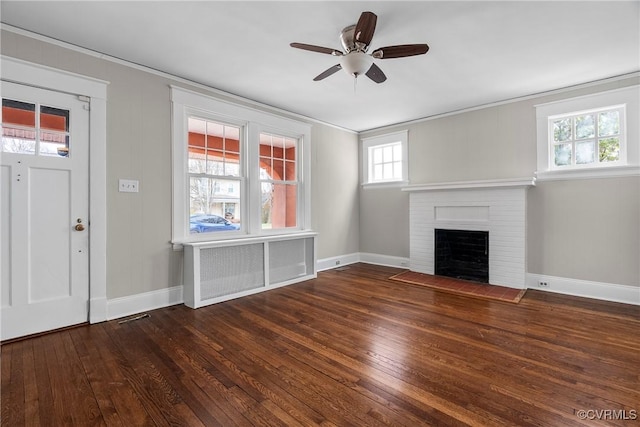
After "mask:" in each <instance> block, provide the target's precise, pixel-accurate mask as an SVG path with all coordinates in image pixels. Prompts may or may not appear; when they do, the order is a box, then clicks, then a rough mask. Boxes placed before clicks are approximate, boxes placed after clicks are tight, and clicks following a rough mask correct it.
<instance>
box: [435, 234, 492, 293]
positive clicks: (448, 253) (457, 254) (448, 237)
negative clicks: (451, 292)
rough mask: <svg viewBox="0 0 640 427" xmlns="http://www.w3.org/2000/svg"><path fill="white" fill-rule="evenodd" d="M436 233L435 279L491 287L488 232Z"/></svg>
mask: <svg viewBox="0 0 640 427" xmlns="http://www.w3.org/2000/svg"><path fill="white" fill-rule="evenodd" d="M434 231H435V251H434V256H435V274H436V275H438V276H447V277H454V278H456V279H463V280H472V281H474V282H481V283H489V232H487V231H472V230H449V229H435V230H434Z"/></svg>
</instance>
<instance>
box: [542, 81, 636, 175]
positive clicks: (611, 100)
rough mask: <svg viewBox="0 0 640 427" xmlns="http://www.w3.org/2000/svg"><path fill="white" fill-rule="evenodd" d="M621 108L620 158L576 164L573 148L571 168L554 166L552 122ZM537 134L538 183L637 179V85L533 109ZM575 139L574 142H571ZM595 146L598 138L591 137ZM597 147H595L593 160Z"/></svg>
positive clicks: (546, 104)
mask: <svg viewBox="0 0 640 427" xmlns="http://www.w3.org/2000/svg"><path fill="white" fill-rule="evenodd" d="M618 108H622V110H621V111H622V114H621V117H620V122H621V132H620V158H619V160H617V161H612V162H600V161H598V160H597V159H596V162H594V163H588V164H576V163H575V148H574V149H573V150H572V164H571V165H565V166H556V165H555V157H554V145H555V144H554V141H553V120H557V119H559V118H563V117H572V118H573V117H576V116H580V115H583V114H587V113H594V114H597V113H599V112H602V111H606V110H614V109H618ZM535 109H536V122H537V126H536V132H537V137H536V139H537V171H536V178H537V179H538V180H558V179H560V180H563V179H581V178H598V177H615V176H628V175H637V174H638V173H639V172H640V144H639V139H640V138H639V137H640V123H639V121H638V120H637V117H639V116H640V85H632V86H627V87H623V88H619V89H614V90H609V91H603V92H598V93H594V94H589V95H584V96H579V97H574V98H567V99H563V100H559V101H554V102H549V103H545V104H538V105H535ZM574 139H575V138H574ZM594 140H595V141H596V145H597V141H598V139H597V137H594ZM572 145H575V140H572ZM597 156H598V147H597V146H596V157H597Z"/></svg>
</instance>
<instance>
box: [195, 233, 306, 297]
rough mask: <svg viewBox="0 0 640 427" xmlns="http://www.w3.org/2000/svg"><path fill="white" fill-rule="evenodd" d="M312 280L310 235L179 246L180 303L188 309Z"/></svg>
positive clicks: (302, 234)
mask: <svg viewBox="0 0 640 427" xmlns="http://www.w3.org/2000/svg"><path fill="white" fill-rule="evenodd" d="M316 276H317V272H316V234H315V233H301V234H295V235H281V236H269V237H258V238H247V239H238V240H224V241H211V242H199V243H185V244H184V303H185V305H187V306H188V307H191V308H199V307H203V306H206V305H210V304H215V303H218V302H222V301H226V300H229V299H233V298H238V297H241V296H245V295H250V294H254V293H257V292H263V291H266V290H269V289H273V288H276V287H279V286H285V285H289V284H292V283H297V282H300V281H303V280H308V279H312V278H315V277H316Z"/></svg>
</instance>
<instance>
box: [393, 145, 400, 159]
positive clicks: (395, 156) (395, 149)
mask: <svg viewBox="0 0 640 427" xmlns="http://www.w3.org/2000/svg"><path fill="white" fill-rule="evenodd" d="M393 160H394V161H399V160H402V146H401V145H400V144H396V145H394V146H393Z"/></svg>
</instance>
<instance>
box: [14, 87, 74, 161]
mask: <svg viewBox="0 0 640 427" xmlns="http://www.w3.org/2000/svg"><path fill="white" fill-rule="evenodd" d="M36 112H37V113H36ZM2 151H3V152H5V153H17V154H30V155H36V156H53V157H68V156H69V110H64V109H60V108H55V107H50V106H46V105H38V104H31V103H28V102H22V101H17V100H13V99H3V100H2Z"/></svg>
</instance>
